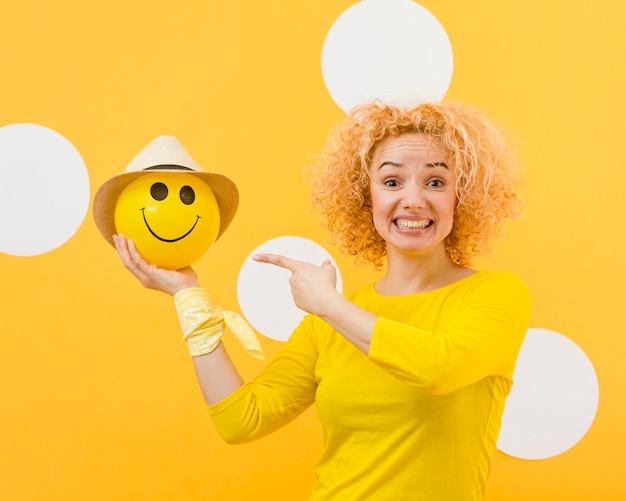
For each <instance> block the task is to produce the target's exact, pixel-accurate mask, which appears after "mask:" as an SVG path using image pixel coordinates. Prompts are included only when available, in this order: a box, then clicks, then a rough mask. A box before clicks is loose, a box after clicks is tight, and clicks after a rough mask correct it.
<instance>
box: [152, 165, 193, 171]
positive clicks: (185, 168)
mask: <svg viewBox="0 0 626 501" xmlns="http://www.w3.org/2000/svg"><path fill="white" fill-rule="evenodd" d="M159 169H171V170H194V169H191V168H190V167H183V166H182V165H167V164H165V165H153V166H151V167H146V168H145V169H143V170H159Z"/></svg>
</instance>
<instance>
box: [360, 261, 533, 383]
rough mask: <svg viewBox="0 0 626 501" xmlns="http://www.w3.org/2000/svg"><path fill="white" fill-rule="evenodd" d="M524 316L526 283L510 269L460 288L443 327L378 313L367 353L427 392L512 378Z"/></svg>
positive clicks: (527, 302) (525, 324) (429, 313)
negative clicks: (457, 300)
mask: <svg viewBox="0 0 626 501" xmlns="http://www.w3.org/2000/svg"><path fill="white" fill-rule="evenodd" d="M437 313H438V312H433V311H427V312H424V313H423V315H424V317H425V318H427V317H430V316H432V315H437ZM529 315H530V297H529V293H528V289H527V288H526V285H525V284H524V283H523V282H522V281H521V280H520V279H519V278H517V277H516V276H515V275H513V274H510V273H498V274H492V275H491V277H490V278H489V279H487V280H484V281H481V282H479V283H478V284H476V285H475V286H474V287H473V288H472V289H471V290H468V291H467V292H466V293H465V295H464V297H463V300H462V301H461V302H460V306H459V309H458V311H457V312H456V314H455V315H454V318H451V319H450V321H449V323H448V327H447V328H446V329H445V331H442V332H432V331H429V330H426V329H421V328H419V327H418V326H415V325H409V324H407V323H403V322H400V321H395V320H390V319H388V318H384V317H382V316H381V317H379V318H378V320H377V321H376V324H375V327H374V332H373V334H372V343H371V348H370V354H369V357H370V360H371V361H372V362H374V363H376V364H377V365H379V366H380V367H381V368H383V369H384V370H385V371H387V372H389V373H390V374H393V375H394V376H395V377H397V378H398V379H400V380H402V381H404V382H407V383H409V384H411V385H413V386H415V387H417V388H419V389H421V390H423V391H425V392H428V393H431V394H446V393H450V392H452V391H454V390H456V389H458V388H460V387H463V386H466V385H469V384H472V383H475V382H477V381H479V380H481V379H483V378H485V377H488V376H502V377H506V378H509V379H512V375H513V370H514V368H515V360H516V358H517V354H518V352H519V349H520V347H521V344H522V341H523V339H524V336H525V334H526V330H527V328H528V321H529ZM426 323H428V322H426Z"/></svg>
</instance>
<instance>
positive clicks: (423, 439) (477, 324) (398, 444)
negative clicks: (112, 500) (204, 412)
mask: <svg viewBox="0 0 626 501" xmlns="http://www.w3.org/2000/svg"><path fill="white" fill-rule="evenodd" d="M350 299H351V300H352V301H353V302H354V303H356V304H357V305H359V306H361V307H363V308H365V309H366V310H369V311H371V312H373V313H374V314H376V315H379V318H378V319H377V321H376V323H375V327H374V331H373V334H372V342H371V348H370V353H369V356H367V355H365V354H364V353H363V352H361V351H359V350H358V349H357V348H356V347H354V346H353V345H352V344H351V343H349V342H348V341H347V340H346V339H345V338H344V337H343V336H341V335H340V334H339V333H338V332H336V331H335V330H333V329H332V328H331V327H330V326H329V325H328V324H327V323H325V322H324V321H322V320H321V319H320V318H318V317H316V316H313V315H308V316H306V317H305V318H304V319H303V320H302V322H301V324H300V325H299V326H298V328H297V329H296V330H295V331H294V333H293V334H292V336H291V338H290V339H289V341H288V342H287V343H286V345H285V347H284V349H283V350H282V352H281V353H280V354H279V355H278V357H277V358H276V359H275V360H274V361H273V362H272V363H271V364H270V365H269V366H268V367H267V369H266V370H265V371H264V372H263V373H262V374H261V375H260V376H258V377H257V378H256V379H255V380H254V381H252V382H250V383H248V384H246V385H244V386H242V387H241V388H239V389H238V390H237V391H235V392H234V393H233V394H231V395H230V396H229V397H227V398H226V399H224V400H222V401H221V402H219V403H217V404H215V405H213V406H210V407H209V413H210V414H211V416H212V419H213V422H214V424H215V426H216V427H217V430H218V432H219V433H220V434H221V436H222V437H223V438H224V439H225V440H227V441H228V442H231V443H238V442H246V441H250V440H253V439H256V438H259V437H261V436H264V435H266V434H268V433H270V432H272V431H273V430H275V429H277V428H279V427H281V426H283V425H285V424H286V423H288V422H289V421H291V420H292V419H294V418H295V417H296V416H298V415H299V414H301V413H302V412H303V411H304V410H305V409H306V408H307V407H309V406H310V405H311V404H312V403H313V402H315V403H316V407H317V412H318V415H319V418H320V421H321V424H322V427H323V429H324V451H323V454H322V456H321V458H320V460H319V462H318V464H317V467H316V473H317V476H318V482H317V484H316V486H315V487H314V489H313V492H312V495H311V498H310V499H311V500H316V501H317V500H324V501H331V500H339V501H357V500H358V501H365V500H367V501H377V500H393V501H402V500H411V501H420V500H423V501H470V500H471V501H477V500H482V499H484V492H485V483H486V480H487V477H488V474H489V471H490V467H491V461H492V457H493V454H494V451H495V448H496V440H497V436H498V433H499V430H500V421H501V417H502V413H503V410H504V400H505V398H506V396H507V394H508V393H509V390H510V388H511V385H512V375H513V370H514V367H515V361H516V358H517V354H518V352H519V349H520V346H521V343H522V341H523V339H524V335H525V333H526V330H527V328H528V320H529V310H530V300H529V294H528V290H527V288H526V286H525V285H524V284H523V282H522V281H521V280H520V279H519V278H517V277H516V276H515V275H513V274H511V273H493V272H486V271H482V272H478V273H475V274H473V275H471V276H469V277H467V278H464V279H462V280H459V281H458V282H455V283H452V284H450V285H447V286H445V287H442V288H440V289H437V290H433V291H429V292H423V293H417V294H411V295H406V296H382V295H381V294H379V293H377V292H376V290H375V288H374V286H373V285H371V286H368V287H365V288H363V289H362V290H360V291H357V292H356V293H354V294H352V296H350Z"/></svg>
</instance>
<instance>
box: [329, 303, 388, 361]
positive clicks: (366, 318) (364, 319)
mask: <svg viewBox="0 0 626 501" xmlns="http://www.w3.org/2000/svg"><path fill="white" fill-rule="evenodd" d="M318 316H319V317H320V318H321V319H322V320H324V321H325V322H327V323H328V324H329V325H331V326H332V327H333V328H334V329H335V330H337V331H338V332H339V333H340V334H341V335H342V336H343V337H345V338H346V339H347V340H348V341H350V342H351V343H352V344H354V346H356V347H357V348H358V349H359V350H361V351H362V352H363V353H365V354H366V355H368V354H369V351H370V345H371V342H372V332H373V331H374V324H375V323H376V319H377V318H378V317H377V316H376V315H374V314H373V313H370V312H369V311H367V310H364V309H363V308H361V307H360V306H357V305H356V304H354V303H353V302H351V301H349V300H348V299H346V298H345V297H344V296H343V295H341V294H340V293H339V292H336V291H335V293H333V294H330V295H329V296H328V300H327V301H326V304H325V306H324V308H323V309H322V310H321V311H320V313H319V314H318Z"/></svg>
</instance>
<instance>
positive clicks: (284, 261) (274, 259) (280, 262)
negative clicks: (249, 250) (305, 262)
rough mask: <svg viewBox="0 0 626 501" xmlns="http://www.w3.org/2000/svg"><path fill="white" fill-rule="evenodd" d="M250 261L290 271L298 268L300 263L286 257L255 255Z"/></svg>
mask: <svg viewBox="0 0 626 501" xmlns="http://www.w3.org/2000/svg"><path fill="white" fill-rule="evenodd" d="M252 259H254V260H255V261H258V262H260V263H269V264H273V265H275V266H279V267H281V268H285V269H287V270H290V271H295V270H296V268H297V267H298V264H299V263H300V261H297V260H295V259H291V258H289V257H287V256H281V255H280V254H267V253H261V254H255V255H254V256H252Z"/></svg>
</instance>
